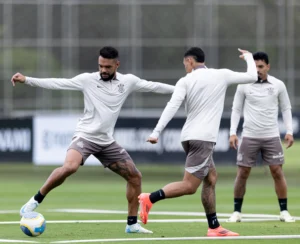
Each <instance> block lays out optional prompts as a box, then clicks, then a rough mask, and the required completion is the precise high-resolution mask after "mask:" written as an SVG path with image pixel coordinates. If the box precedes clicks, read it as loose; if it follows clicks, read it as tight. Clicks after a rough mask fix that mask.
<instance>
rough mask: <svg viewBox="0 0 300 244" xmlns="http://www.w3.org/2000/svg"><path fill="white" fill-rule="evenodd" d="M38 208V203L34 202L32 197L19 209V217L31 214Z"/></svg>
mask: <svg viewBox="0 0 300 244" xmlns="http://www.w3.org/2000/svg"><path fill="white" fill-rule="evenodd" d="M38 206H39V203H38V202H37V201H36V200H34V197H32V198H30V200H29V201H28V202H27V203H26V204H25V205H23V207H22V208H21V209H20V216H21V217H22V216H23V214H24V213H29V212H33V210H35V209H36V208H37V207H38Z"/></svg>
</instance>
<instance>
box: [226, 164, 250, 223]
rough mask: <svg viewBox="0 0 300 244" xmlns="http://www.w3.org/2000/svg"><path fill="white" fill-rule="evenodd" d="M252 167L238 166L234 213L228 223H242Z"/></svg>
mask: <svg viewBox="0 0 300 244" xmlns="http://www.w3.org/2000/svg"><path fill="white" fill-rule="evenodd" d="M250 173H251V167H244V166H238V169H237V175H236V178H235V183H234V211H233V214H232V215H231V216H230V218H229V219H228V220H227V222H233V223H234V222H241V220H242V215H241V212H242V205H243V200H244V195H245V193H246V185H247V180H248V178H249V175H250Z"/></svg>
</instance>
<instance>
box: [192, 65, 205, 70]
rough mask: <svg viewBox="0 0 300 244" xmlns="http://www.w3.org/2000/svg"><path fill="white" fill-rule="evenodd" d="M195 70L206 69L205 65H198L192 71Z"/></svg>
mask: <svg viewBox="0 0 300 244" xmlns="http://www.w3.org/2000/svg"><path fill="white" fill-rule="evenodd" d="M196 69H207V67H206V66H205V65H199V66H198V67H196V68H194V69H193V70H196Z"/></svg>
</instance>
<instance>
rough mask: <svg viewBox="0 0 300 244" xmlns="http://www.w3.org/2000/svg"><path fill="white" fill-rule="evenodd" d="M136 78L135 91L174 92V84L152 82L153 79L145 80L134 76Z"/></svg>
mask: <svg viewBox="0 0 300 244" xmlns="http://www.w3.org/2000/svg"><path fill="white" fill-rule="evenodd" d="M136 78H137V79H138V80H137V82H136V84H135V89H134V90H135V91H137V92H155V93H161V94H171V93H173V92H174V89H175V86H172V85H168V84H164V83H160V82H154V81H147V80H143V79H140V78H138V77H136Z"/></svg>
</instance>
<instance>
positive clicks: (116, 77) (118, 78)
mask: <svg viewBox="0 0 300 244" xmlns="http://www.w3.org/2000/svg"><path fill="white" fill-rule="evenodd" d="M98 80H102V78H101V75H100V73H99V72H98ZM113 80H117V81H119V80H120V75H119V73H118V72H116V76H115V78H113Z"/></svg>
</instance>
